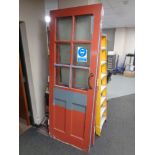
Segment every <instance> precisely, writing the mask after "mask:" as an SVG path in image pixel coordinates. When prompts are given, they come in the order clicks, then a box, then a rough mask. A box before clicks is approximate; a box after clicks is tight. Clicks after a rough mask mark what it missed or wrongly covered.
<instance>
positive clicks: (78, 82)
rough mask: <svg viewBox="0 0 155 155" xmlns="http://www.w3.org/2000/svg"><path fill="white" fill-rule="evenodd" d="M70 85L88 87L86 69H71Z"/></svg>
mask: <svg viewBox="0 0 155 155" xmlns="http://www.w3.org/2000/svg"><path fill="white" fill-rule="evenodd" d="M72 87H74V88H78V89H86V90H87V89H88V70H84V69H76V68H74V69H73V70H72Z"/></svg>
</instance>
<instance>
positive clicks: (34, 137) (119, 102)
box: [19, 94, 135, 155]
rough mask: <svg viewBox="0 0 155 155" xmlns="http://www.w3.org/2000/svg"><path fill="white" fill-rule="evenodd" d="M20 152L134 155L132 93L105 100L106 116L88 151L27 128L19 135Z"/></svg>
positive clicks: (32, 154) (59, 154)
mask: <svg viewBox="0 0 155 155" xmlns="http://www.w3.org/2000/svg"><path fill="white" fill-rule="evenodd" d="M19 142H20V143H19V154H20V155H86V154H89V155H134V154H135V95H134V94H133V95H128V96H124V97H119V98H114V99H111V100H109V102H108V119H107V122H106V123H105V125H104V127H103V130H102V135H101V137H96V140H95V145H94V146H93V147H92V148H91V150H90V152H89V153H84V152H82V151H80V150H78V149H76V148H74V147H71V146H69V145H66V144H63V143H61V142H59V141H57V140H53V139H52V138H50V137H48V136H44V135H42V134H40V133H39V132H37V129H36V128H31V129H29V130H28V131H26V132H25V133H24V134H22V135H21V136H20V138H19Z"/></svg>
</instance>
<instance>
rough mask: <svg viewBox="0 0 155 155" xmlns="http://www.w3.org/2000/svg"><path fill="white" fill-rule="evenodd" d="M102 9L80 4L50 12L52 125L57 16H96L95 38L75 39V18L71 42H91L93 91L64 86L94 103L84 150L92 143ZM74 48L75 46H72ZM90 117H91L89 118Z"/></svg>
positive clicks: (89, 115) (88, 121) (88, 105)
mask: <svg viewBox="0 0 155 155" xmlns="http://www.w3.org/2000/svg"><path fill="white" fill-rule="evenodd" d="M101 9H102V5H101V4H95V5H87V6H80V7H74V8H67V9H60V10H54V11H51V12H50V15H51V19H52V22H51V24H50V43H51V44H50V61H49V71H50V72H49V75H50V84H49V92H50V95H49V112H50V117H49V121H50V124H52V126H53V125H54V124H53V122H52V117H51V114H53V108H52V106H53V88H54V87H55V80H54V79H55V77H54V76H55V66H54V64H55V63H56V57H55V56H56V54H55V53H56V48H55V45H54V44H55V43H60V42H59V41H58V40H56V18H57V17H67V16H72V19H74V17H75V16H80V15H93V16H94V32H93V38H92V40H91V41H86V40H82V41H80V42H79V41H73V33H74V22H75V20H72V24H73V25H72V26H73V28H72V39H71V41H69V43H70V42H72V43H71V44H72V45H71V46H73V43H74V42H76V43H77V42H78V43H91V60H90V65H89V68H90V70H89V73H94V75H95V78H92V79H91V80H90V84H91V86H94V89H93V91H92V90H88V91H84V90H78V89H74V88H72V89H68V88H63V87H62V89H64V90H71V91H73V92H81V93H84V94H86V95H87V96H89V97H88V100H87V103H93V104H92V105H91V104H87V110H86V113H87V119H86V123H85V125H86V127H85V128H87V129H88V131H87V132H86V133H85V134H86V137H87V139H86V144H87V143H88V144H89V148H87V147H86V145H85V146H84V147H83V148H82V149H84V150H88V149H90V145H91V135H92V129H93V126H92V125H93V124H94V123H93V122H94V121H93V119H94V116H93V111H94V108H95V90H96V81H97V69H96V65H97V59H98V53H99V45H98V42H99V41H98V39H99V37H100V19H101V14H100V13H101ZM62 43H68V42H67V41H63V42H62ZM72 49H73V48H72ZM70 53H71V54H72V53H73V51H72V50H71V51H70ZM88 118H89V119H88ZM49 131H50V134H51V136H52V127H51V126H49Z"/></svg>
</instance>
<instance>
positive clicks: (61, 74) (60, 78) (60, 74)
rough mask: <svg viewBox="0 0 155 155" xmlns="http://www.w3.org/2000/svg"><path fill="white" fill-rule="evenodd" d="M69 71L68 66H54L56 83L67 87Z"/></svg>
mask: <svg viewBox="0 0 155 155" xmlns="http://www.w3.org/2000/svg"><path fill="white" fill-rule="evenodd" d="M69 72H70V71H69V68H68V67H56V84H57V85H62V86H66V87H68V86H69Z"/></svg>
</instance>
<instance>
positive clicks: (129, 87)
mask: <svg viewBox="0 0 155 155" xmlns="http://www.w3.org/2000/svg"><path fill="white" fill-rule="evenodd" d="M107 92H108V94H107V97H108V99H111V98H116V97H121V96H125V95H130V94H134V93H135V78H134V77H131V78H130V77H125V76H123V75H112V77H111V81H110V82H109V83H108V87H107Z"/></svg>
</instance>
